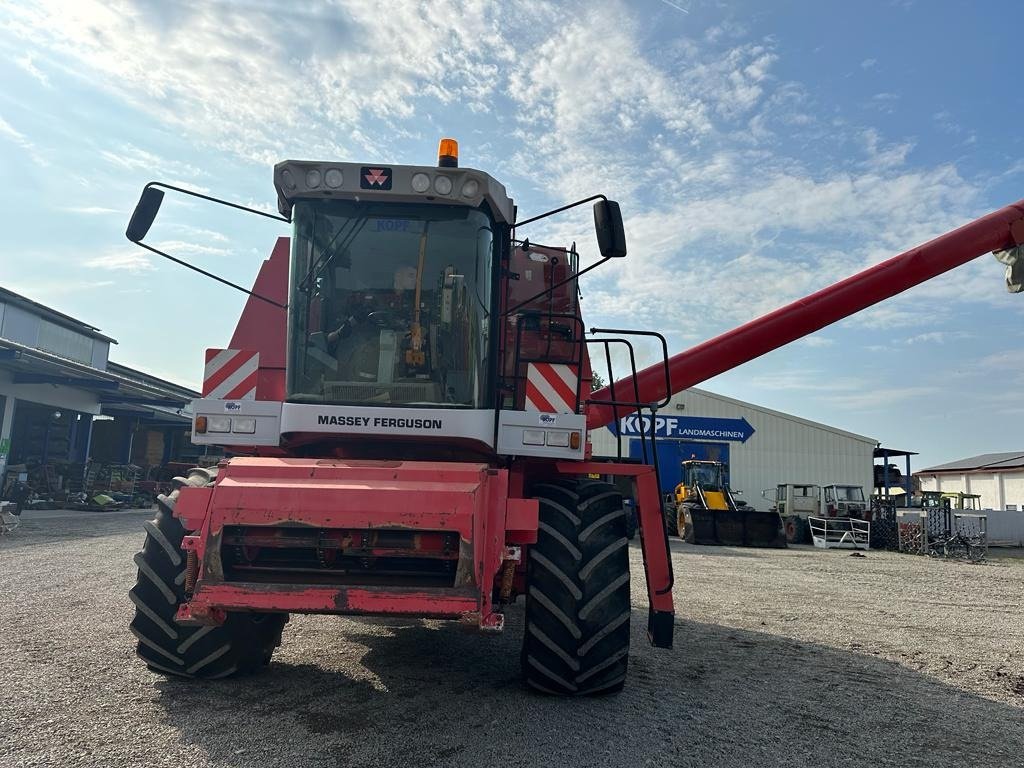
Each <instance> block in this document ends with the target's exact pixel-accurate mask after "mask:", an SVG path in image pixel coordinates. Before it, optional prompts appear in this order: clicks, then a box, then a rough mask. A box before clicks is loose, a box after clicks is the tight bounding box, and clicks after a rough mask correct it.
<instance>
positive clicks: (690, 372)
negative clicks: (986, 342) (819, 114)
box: [587, 200, 1024, 429]
mask: <svg viewBox="0 0 1024 768" xmlns="http://www.w3.org/2000/svg"><path fill="white" fill-rule="evenodd" d="M1021 243H1024V200H1020V201H1018V202H1016V203H1014V204H1013V205H1008V206H1006V207H1005V208H1001V209H1000V210H998V211H995V212H994V213H990V214H988V215H987V216H984V217H982V218H980V219H977V220H976V221H972V222H971V223H970V224H966V225H964V226H962V227H960V228H959V229H956V230H954V231H952V232H949V233H947V234H945V235H941V236H939V237H937V238H935V239H934V240H930V241H929V242H927V243H925V244H924V245H920V246H918V247H917V248H912V249H911V250H909V251H905V252H904V253H901V254H900V255H899V256H894V257H893V258H891V259H889V260H888V261H883V262H882V263H881V264H878V265H876V266H874V267H871V268H869V269H866V270H864V271H863V272H859V273H858V274H856V275H853V276H852V277H848V278H846V279H845V280H842V281H840V282H838V283H836V284H835V285H831V286H829V287H828V288H824V289H822V290H820V291H818V292H817V293H813V294H811V295H810V296H806V297H804V298H802V299H799V300H797V301H794V302H793V303H791V304H788V305H786V306H785V307H782V308H781V309H777V310H775V311H774V312H770V313H769V314H767V315H765V316H764V317H760V318H758V319H756V320H752V321H750V322H749V323H746V324H745V325H741V326H740V327H739V328H735V329H733V330H731V331H728V332H726V333H723V334H721V335H720V336H716V337H715V338H713V339H710V340H708V341H705V342H704V343H702V344H698V345H697V346H696V347H693V348H692V349H688V350H686V351H685V352H681V353H679V354H678V355H674V356H673V357H671V358H669V370H670V372H671V376H672V389H673V394H674V393H675V392H681V391H683V390H685V389H688V388H689V387H692V386H695V385H697V384H700V383H701V382H702V381H706V380H707V379H710V378H711V377H712V376H717V375H718V374H720V373H723V372H725V371H728V370H731V369H732V368H735V367H736V366H738V365H742V364H743V363H746V362H748V361H750V360H753V359H754V358H756V357H760V356H761V355H763V354H765V353H767V352H771V351H772V350H773V349H778V348H779V347H781V346H783V345H785V344H788V343H789V342H791V341H794V340H795V339H799V338H802V337H804V336H807V335H808V334H811V333H814V332H815V331H817V330H820V329H822V328H824V327H825V326H827V325H831V324H832V323H834V322H836V321H838V320H842V319H843V318H844V317H849V316H850V315H852V314H854V313H856V312H859V311H860V310H862V309H866V308H867V307H870V306H872V305H873V304H877V303H878V302H880V301H883V300H884V299H888V298H890V297H892V296H896V295H897V294H899V293H902V292H903V291H905V290H907V289H908V288H911V287H913V286H915V285H918V284H919V283H923V282H925V281H926V280H930V279H931V278H933V277H936V276H937V275H941V274H942V273H943V272H948V271H949V270H951V269H953V268H954V267H958V266H960V265H961V264H966V263H967V262H968V261H971V260H972V259H975V258H977V257H978V256H981V255H983V254H985V253H988V252H989V251H995V250H1001V249H1005V248H1010V247H1012V246H1014V245H1019V244H1021ZM637 382H638V384H639V388H640V398H639V400H640V402H655V401H657V400H660V399H661V398H662V397H664V395H665V391H664V390H665V377H664V370H663V368H662V366H661V365H654V366H651V367H650V368H646V369H644V370H643V371H640V372H639V373H638V374H637ZM615 387H616V389H619V388H620V387H621V388H622V389H619V391H620V392H632V387H633V382H632V377H627V378H625V379H623V380H621V381H618V382H616V384H615ZM593 397H594V399H595V400H608V399H610V397H611V392H610V390H609V388H608V387H605V388H604V389H601V390H599V391H598V392H595V393H594V395H593ZM618 413H619V416H620V417H621V416H626V415H628V414H629V413H630V410H629V408H625V407H620V408H619V409H618ZM614 418H615V416H614V413H613V411H612V408H611V406H607V405H593V406H591V407H590V409H589V410H588V411H587V426H588V427H589V428H590V429H596V428H598V427H603V426H605V425H607V424H609V423H610V422H611V421H612V420H613V419H614Z"/></svg>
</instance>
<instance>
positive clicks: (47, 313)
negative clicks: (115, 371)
mask: <svg viewBox="0 0 1024 768" xmlns="http://www.w3.org/2000/svg"><path fill="white" fill-rule="evenodd" d="M0 302H3V303H5V304H13V305H15V306H20V307H23V308H24V309H27V310H28V311H30V312H33V313H35V314H37V315H39V316H40V317H45V318H46V319H47V320H51V321H52V322H55V323H57V325H63V326H64V327H65V328H70V329H71V330H73V331H78V332H79V333H83V334H85V335H86V336H92V337H93V338H95V339H101V340H103V341H106V342H109V343H111V344H117V339H112V338H110V337H109V336H106V335H104V334H102V333H100V329H99V328H96V327H95V326H92V325H89V324H88V323H83V322H82V321H81V320H78V319H76V318H74V317H71V315H65V314H64V313H63V312H58V311H57V310H55V309H51V308H50V307H48V306H46V305H45V304H40V303H39V302H38V301H32V299H28V298H25V297H24V296H22V295H21V294H20V293H15V292H14V291H11V290H8V289H7V288H3V287H0Z"/></svg>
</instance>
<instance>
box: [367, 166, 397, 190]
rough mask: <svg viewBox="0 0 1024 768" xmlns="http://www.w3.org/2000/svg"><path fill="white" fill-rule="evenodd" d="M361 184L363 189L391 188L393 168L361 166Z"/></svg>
mask: <svg viewBox="0 0 1024 768" xmlns="http://www.w3.org/2000/svg"><path fill="white" fill-rule="evenodd" d="M359 186H360V187H361V188H362V189H391V169H390V168H360V169H359Z"/></svg>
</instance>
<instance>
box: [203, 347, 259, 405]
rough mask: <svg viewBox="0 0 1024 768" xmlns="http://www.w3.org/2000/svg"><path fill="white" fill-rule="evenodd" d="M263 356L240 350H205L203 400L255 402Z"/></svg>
mask: <svg viewBox="0 0 1024 768" xmlns="http://www.w3.org/2000/svg"><path fill="white" fill-rule="evenodd" d="M259 368H260V353H259V352H246V351H244V350H241V349H208V350H206V370H205V371H204V372H203V397H214V398H217V399H218V400H255V399H256V378H257V375H258V373H259Z"/></svg>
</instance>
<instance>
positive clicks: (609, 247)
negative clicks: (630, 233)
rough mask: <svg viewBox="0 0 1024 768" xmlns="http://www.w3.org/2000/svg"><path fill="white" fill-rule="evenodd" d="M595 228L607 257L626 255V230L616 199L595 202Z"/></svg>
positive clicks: (613, 257)
mask: <svg viewBox="0 0 1024 768" xmlns="http://www.w3.org/2000/svg"><path fill="white" fill-rule="evenodd" d="M594 229H595V230H596V232H597V245H598V248H600V249H601V255H602V256H604V257H605V258H606V259H620V258H622V257H623V256H625V255H626V230H625V229H624V228H623V227H622V212H621V211H620V210H619V204H618V203H616V202H615V201H614V200H598V201H597V202H596V203H594Z"/></svg>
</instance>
